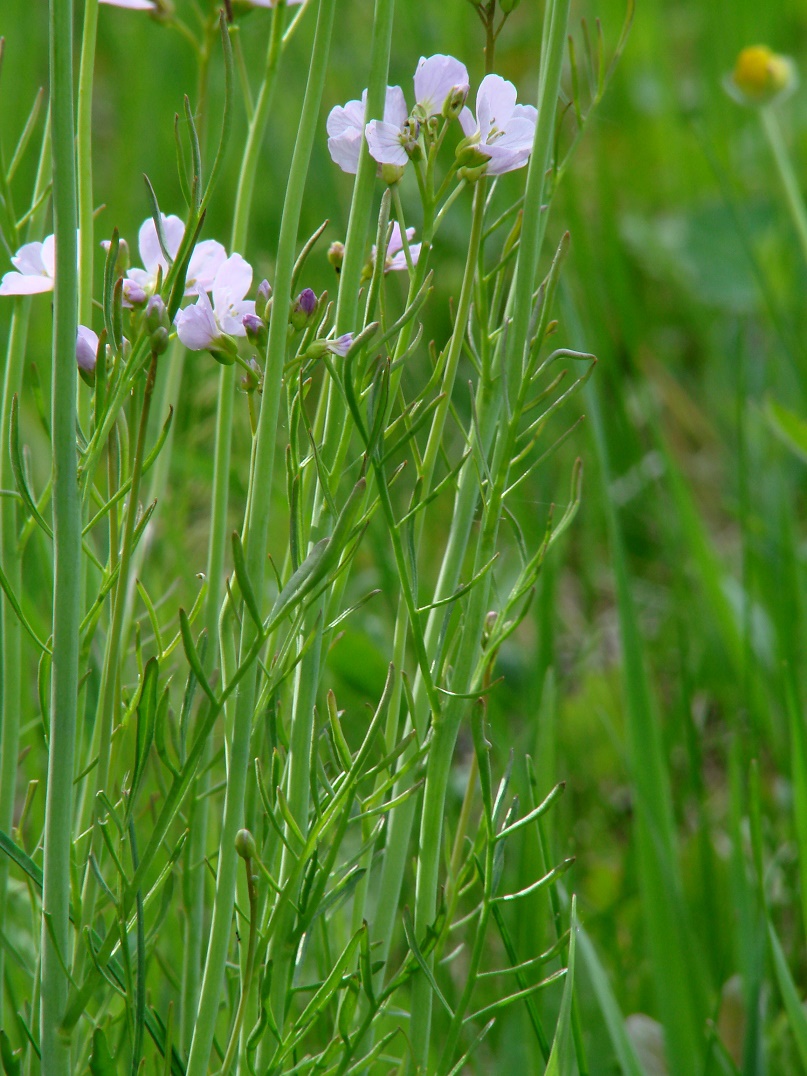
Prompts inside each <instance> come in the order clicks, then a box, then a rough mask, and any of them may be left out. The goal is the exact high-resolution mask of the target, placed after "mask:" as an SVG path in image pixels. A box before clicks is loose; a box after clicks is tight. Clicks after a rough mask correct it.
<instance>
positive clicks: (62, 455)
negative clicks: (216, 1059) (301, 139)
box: [41, 0, 81, 1076]
mask: <svg viewBox="0 0 807 1076" xmlns="http://www.w3.org/2000/svg"><path fill="white" fill-rule="evenodd" d="M50 86H51V108H52V117H51V147H52V156H53V213H54V234H55V236H56V272H55V278H56V283H55V288H54V332H53V391H52V397H51V398H52V401H53V403H52V418H51V421H52V427H51V428H52V436H53V532H54V562H55V567H54V594H53V672H52V682H51V714H50V739H49V743H48V783H47V797H46V806H45V839H44V868H43V889H42V950H41V951H42V1001H41V1028H42V1033H41V1050H42V1069H43V1071H44V1072H47V1073H48V1076H67V1074H68V1072H69V1070H70V1049H69V1042H68V1041H65V1040H64V1039H63V1038H62V1037H60V1035H59V1033H58V1026H59V1023H60V1022H61V1018H62V1014H63V1012H64V1008H65V1003H66V1000H67V987H68V982H67V976H66V974H65V971H64V964H63V962H64V961H65V960H67V959H68V950H69V942H70V938H69V918H68V917H69V907H70V852H71V848H72V833H71V819H72V813H73V761H74V757H73V756H74V744H75V739H76V711H77V696H78V631H77V625H78V623H79V619H80V611H81V605H80V602H81V505H80V499H79V492H78V484H77V459H76V324H77V322H76V312H77V310H76V308H77V301H78V278H77V266H76V255H77V249H76V226H77V210H76V170H75V157H74V139H75V129H74V123H73V3H72V0H51V4H50Z"/></svg>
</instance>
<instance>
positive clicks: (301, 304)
mask: <svg viewBox="0 0 807 1076" xmlns="http://www.w3.org/2000/svg"><path fill="white" fill-rule="evenodd" d="M316 312H317V297H316V295H315V294H314V292H313V291H312V290H311V288H303V290H302V291H301V292H300V294H299V295H298V296H297V298H296V299H295V300H294V303H293V304H292V308H291V315H290V318H289V320H290V321H291V323H292V325H293V326H294V328H295V329H307V328H308V326H309V325H310V324H311V323H312V322H313V320H314V316H315V314H316Z"/></svg>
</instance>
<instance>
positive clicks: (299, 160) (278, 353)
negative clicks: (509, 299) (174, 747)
mask: <svg viewBox="0 0 807 1076" xmlns="http://www.w3.org/2000/svg"><path fill="white" fill-rule="evenodd" d="M334 9H335V0H320V7H319V12H318V17H317V29H316V36H315V39H314V47H313V52H312V56H311V67H310V71H309V76H308V84H307V86H306V91H305V99H304V101H303V108H302V115H301V118H300V126H299V130H298V134H297V142H296V145H295V147H294V155H293V157H292V162H291V168H290V170H289V180H288V185H287V188H286V198H285V204H284V207H283V217H282V223H281V226H280V239H279V242H278V254H277V266H276V271H275V303H276V307H275V309H277V310H283V309H285V305H286V304H287V303H289V302H290V300H291V285H292V276H293V271H294V262H295V250H296V244H297V232H298V228H299V222H300V213H301V210H302V203H303V196H304V193H305V181H306V176H307V174H308V168H309V162H310V159H311V150H312V148H313V144H314V136H315V133H316V127H317V122H318V116H319V108H320V103H321V101H322V91H323V88H324V84H325V73H326V69H327V65H328V55H329V53H330V44H331V31H332V28H333V18H334ZM286 340H287V325H286V320H285V318H281V317H275V318H272V320H271V323H270V326H269V341H268V344H267V354H266V362H265V367H264V368H265V371H266V374H265V383H264V392H263V397H262V399H261V411H260V416H259V419H258V432H257V435H256V437H255V443H254V449H253V457H252V469H251V475H250V488H251V495H250V496H249V507H248V513H247V519H246V521H245V524H244V534H243V540H244V548H245V560H246V569H247V574H248V576H249V578H250V580H251V582H252V587H253V590H254V592H255V594H257V595H261V594H263V590H264V578H265V566H266V541H267V535H268V529H269V516H270V513H271V504H270V498H269V497H266V496H256V495H255V491H256V490H260V491H264V490H269V489H271V488H272V476H273V474H274V460H275V441H276V436H277V422H278V416H279V411H280V400H281V395H282V388H283V386H282V373H283V366H284V363H285V358H286ZM255 637H256V630H255V627H254V625H253V624H252V622H251V619H250V618H245V621H244V627H243V632H242V637H241V653H242V654H244V653H246V652H247V651H248V650H249V649H250V646H251V645H252V642H253V641H254V639H255ZM256 686H257V684H256V678H255V677H254V676H249V677H247V678H246V680H245V683H244V685H243V688H242V690H241V691H240V692H239V694H238V697H237V699H236V704H235V715H234V722H233V732H232V743H231V753H230V768H229V772H228V775H227V791H226V794H225V800H224V818H223V821H222V829H221V842H220V847H219V860H218V874H217V878H216V899H215V903H214V907H213V922H212V926H211V931H210V943H209V946H208V951H207V959H206V962H205V972H204V977H203V981H202V992H201V996H200V999H199V1011H198V1017H197V1023H196V1028H195V1030H194V1035H193V1039H192V1042H191V1050H190V1056H189V1058H188V1068H187V1074H188V1076H203V1074H204V1073H205V1072H206V1071H207V1065H208V1059H209V1057H210V1050H211V1047H212V1043H213V1034H214V1031H215V1021H216V1014H217V1012H218V1007H219V999H220V993H221V984H222V980H223V976H224V966H225V963H226V959H227V950H228V948H229V941H230V929H231V925H232V914H233V901H234V896H235V880H236V866H237V864H236V860H237V854H236V851H235V835H236V833H237V831H238V829H239V828H240V827H241V820H242V816H243V810H244V793H245V788H246V777H247V762H248V757H249V740H250V734H251V730H252V716H253V709H254V706H255V694H256Z"/></svg>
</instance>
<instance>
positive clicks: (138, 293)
mask: <svg viewBox="0 0 807 1076" xmlns="http://www.w3.org/2000/svg"><path fill="white" fill-rule="evenodd" d="M123 298H124V299H125V300H126V301H127V302H128V303H129V305H130V306H142V304H143V303H144V302H145V301H146V299H147V298H148V295H147V294H146V292H145V290H144V289H143V288H141V287H140V285H139V284H136V283H135V282H134V281H133V280H132V279H131V278H129V277H126V279H125V280H124V282H123Z"/></svg>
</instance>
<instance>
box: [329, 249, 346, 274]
mask: <svg viewBox="0 0 807 1076" xmlns="http://www.w3.org/2000/svg"><path fill="white" fill-rule="evenodd" d="M344 260H345V244H344V243H339V242H336V243H331V245H330V247H329V248H328V261H329V262H330V263H331V265H332V266H333V267H334V269H335V270H336V271H337V273H341V272H342V262H343V261H344Z"/></svg>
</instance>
